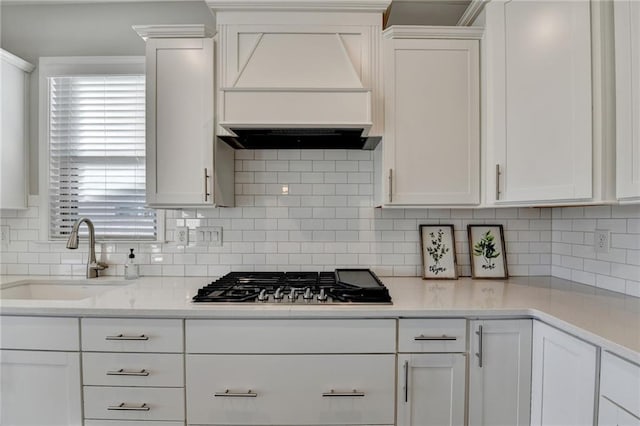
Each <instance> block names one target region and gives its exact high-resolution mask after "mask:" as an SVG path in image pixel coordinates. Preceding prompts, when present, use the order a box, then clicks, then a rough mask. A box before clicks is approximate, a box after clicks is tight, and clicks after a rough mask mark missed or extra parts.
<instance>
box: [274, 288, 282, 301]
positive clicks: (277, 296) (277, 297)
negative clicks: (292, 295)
mask: <svg viewBox="0 0 640 426" xmlns="http://www.w3.org/2000/svg"><path fill="white" fill-rule="evenodd" d="M273 298H274V299H275V300H282V299H283V298H284V293H283V292H282V287H278V288H277V289H276V292H275V293H273Z"/></svg>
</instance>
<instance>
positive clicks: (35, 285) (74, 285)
mask: <svg viewBox="0 0 640 426" xmlns="http://www.w3.org/2000/svg"><path fill="white" fill-rule="evenodd" d="M128 284H130V283H124V282H119V281H115V282H107V281H103V282H100V283H99V284H98V283H92V282H90V281H86V280H85V281H78V282H60V281H24V282H21V283H16V284H10V285H8V286H6V287H2V288H0V299H12V300H82V299H88V298H89V297H92V296H96V295H98V294H101V293H104V292H106V291H109V290H113V289H115V288H118V287H122V286H124V285H128Z"/></svg>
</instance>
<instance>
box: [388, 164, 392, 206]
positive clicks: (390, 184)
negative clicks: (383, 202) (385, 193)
mask: <svg viewBox="0 0 640 426" xmlns="http://www.w3.org/2000/svg"><path fill="white" fill-rule="evenodd" d="M389 202H390V203H393V169H389Z"/></svg>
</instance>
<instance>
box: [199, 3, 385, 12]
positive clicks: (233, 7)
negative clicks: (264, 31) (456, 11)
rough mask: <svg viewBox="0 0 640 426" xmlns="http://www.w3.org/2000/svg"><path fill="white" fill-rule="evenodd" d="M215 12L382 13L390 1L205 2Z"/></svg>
mask: <svg viewBox="0 0 640 426" xmlns="http://www.w3.org/2000/svg"><path fill="white" fill-rule="evenodd" d="M206 3H207V6H209V8H210V9H211V10H212V11H214V12H216V11H243V10H246V11H258V10H259V11H323V12H378V13H383V12H384V11H385V10H387V8H388V7H389V5H390V4H391V0H322V1H319V0H206Z"/></svg>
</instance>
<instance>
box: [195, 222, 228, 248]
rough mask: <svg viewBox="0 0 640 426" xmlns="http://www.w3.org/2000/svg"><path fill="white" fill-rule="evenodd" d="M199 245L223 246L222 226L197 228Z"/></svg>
mask: <svg viewBox="0 0 640 426" xmlns="http://www.w3.org/2000/svg"><path fill="white" fill-rule="evenodd" d="M196 241H197V242H198V244H202V245H209V246H214V247H219V246H221V245H222V226H198V227H197V228H196Z"/></svg>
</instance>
